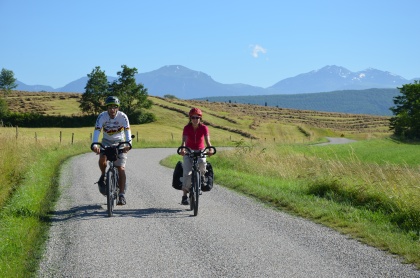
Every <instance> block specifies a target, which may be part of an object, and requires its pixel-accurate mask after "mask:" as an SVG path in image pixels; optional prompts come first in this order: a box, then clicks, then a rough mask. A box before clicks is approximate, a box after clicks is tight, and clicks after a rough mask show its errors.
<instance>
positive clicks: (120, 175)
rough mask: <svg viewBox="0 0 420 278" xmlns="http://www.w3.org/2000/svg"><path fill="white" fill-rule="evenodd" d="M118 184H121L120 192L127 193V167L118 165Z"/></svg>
mask: <svg viewBox="0 0 420 278" xmlns="http://www.w3.org/2000/svg"><path fill="white" fill-rule="evenodd" d="M117 168H118V185H119V186H120V193H125V192H124V191H125V181H126V176H125V167H121V166H118V167H117Z"/></svg>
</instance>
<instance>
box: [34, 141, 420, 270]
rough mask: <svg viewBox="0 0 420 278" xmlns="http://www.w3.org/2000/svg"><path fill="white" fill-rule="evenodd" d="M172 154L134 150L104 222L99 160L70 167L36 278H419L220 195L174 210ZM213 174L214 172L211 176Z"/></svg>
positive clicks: (85, 158)
mask: <svg viewBox="0 0 420 278" xmlns="http://www.w3.org/2000/svg"><path fill="white" fill-rule="evenodd" d="M173 153H175V149H142V150H132V151H131V152H130V153H129V160H128V169H127V173H128V182H129V189H128V192H127V205H126V206H124V207H118V208H117V211H116V213H115V217H112V218H108V217H107V216H106V211H105V209H106V205H105V203H106V200H105V198H104V197H103V196H102V195H100V194H99V192H98V189H97V186H96V185H94V182H95V181H96V180H97V178H98V172H99V170H98V169H97V168H96V165H97V156H96V155H95V154H93V153H89V154H85V155H80V156H77V157H75V158H73V159H71V160H70V161H69V162H68V163H66V165H65V167H64V169H63V172H62V177H61V182H60V183H61V188H62V190H63V194H62V196H61V198H60V201H59V202H58V204H57V207H56V213H55V216H54V217H53V219H52V220H53V222H52V228H51V232H50V238H49V241H48V244H47V250H46V252H45V254H44V257H43V261H42V263H41V265H40V271H39V277H105V276H107V277H117V276H120V277H420V272H419V271H417V270H415V268H414V267H413V266H411V265H404V264H402V263H400V261H399V260H398V259H396V258H395V257H392V256H390V255H388V254H386V253H384V252H381V251H378V250H376V249H374V248H371V247H368V246H365V245H363V244H360V243H358V242H357V241H355V240H352V239H349V238H348V237H346V236H343V235H340V234H338V233H336V232H334V231H332V230H330V229H328V228H326V227H323V226H320V225H316V224H314V223H312V222H310V221H307V220H304V219H301V218H298V217H294V216H290V215H288V214H285V213H282V212H278V211H274V210H272V209H269V208H266V207H264V206H263V205H261V204H259V203H256V202H254V201H253V200H251V199H249V198H246V197H244V196H241V195H238V194H236V193H234V192H232V191H230V190H226V189H224V188H222V187H220V186H217V185H216V186H215V188H214V189H213V190H212V191H211V192H205V193H203V195H202V198H201V199H200V211H199V215H198V216H197V217H192V216H191V215H192V213H191V211H188V210H187V209H186V207H185V206H181V205H180V201H181V193H180V192H179V191H176V190H174V189H172V187H171V179H172V170H171V169H168V168H165V167H162V166H160V165H159V163H158V162H159V160H160V159H162V158H164V157H166V156H167V155H169V154H173ZM215 171H216V175H217V169H215Z"/></svg>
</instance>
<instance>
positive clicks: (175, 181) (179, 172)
mask: <svg viewBox="0 0 420 278" xmlns="http://www.w3.org/2000/svg"><path fill="white" fill-rule="evenodd" d="M182 176H183V169H182V162H181V161H178V163H177V164H176V165H175V169H174V174H173V177H172V187H173V188H175V189H176V190H182V181H181V179H182Z"/></svg>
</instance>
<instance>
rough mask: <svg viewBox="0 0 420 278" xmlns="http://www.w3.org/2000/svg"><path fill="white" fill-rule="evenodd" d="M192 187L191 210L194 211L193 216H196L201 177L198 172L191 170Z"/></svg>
mask: <svg viewBox="0 0 420 278" xmlns="http://www.w3.org/2000/svg"><path fill="white" fill-rule="evenodd" d="M192 181H193V182H192V188H193V190H192V191H193V192H192V193H193V194H192V197H193V199H194V202H191V206H192V210H193V211H194V216H197V214H198V198H199V196H200V183H201V177H200V172H199V171H197V172H193V177H192Z"/></svg>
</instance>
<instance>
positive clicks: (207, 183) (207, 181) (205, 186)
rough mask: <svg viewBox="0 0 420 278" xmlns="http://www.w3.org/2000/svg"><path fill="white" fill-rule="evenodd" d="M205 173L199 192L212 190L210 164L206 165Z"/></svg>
mask: <svg viewBox="0 0 420 278" xmlns="http://www.w3.org/2000/svg"><path fill="white" fill-rule="evenodd" d="M206 170H207V171H206V173H205V174H204V180H203V181H202V184H201V190H202V191H210V190H211V189H212V188H213V178H214V173H213V166H211V164H210V162H207V165H206Z"/></svg>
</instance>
